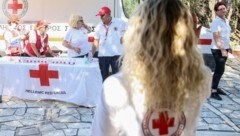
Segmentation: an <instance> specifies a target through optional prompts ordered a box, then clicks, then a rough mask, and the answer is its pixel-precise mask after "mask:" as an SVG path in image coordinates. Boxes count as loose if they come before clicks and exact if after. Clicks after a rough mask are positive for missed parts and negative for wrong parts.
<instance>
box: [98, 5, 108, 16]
mask: <svg viewBox="0 0 240 136" xmlns="http://www.w3.org/2000/svg"><path fill="white" fill-rule="evenodd" d="M105 14H111V10H110V9H109V8H108V7H102V8H101V9H100V11H99V12H98V14H97V15H96V16H103V15H105Z"/></svg>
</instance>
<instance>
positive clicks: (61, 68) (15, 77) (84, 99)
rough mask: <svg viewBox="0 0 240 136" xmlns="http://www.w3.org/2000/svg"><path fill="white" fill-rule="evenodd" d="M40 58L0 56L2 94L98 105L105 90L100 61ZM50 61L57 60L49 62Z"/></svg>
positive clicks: (91, 105)
mask: <svg viewBox="0 0 240 136" xmlns="http://www.w3.org/2000/svg"><path fill="white" fill-rule="evenodd" d="M6 58H7V59H6ZM72 60H73V59H71V61H72ZM77 60H81V59H79V58H77ZM38 61H39V59H37V61H31V62H30V61H29V60H26V59H25V60H24V62H23V60H22V59H19V58H17V57H14V59H9V57H5V58H4V57H3V58H0V89H1V86H2V95H8V96H16V97H18V98H22V99H30V100H39V99H55V100H61V101H66V102H70V103H74V104H77V105H82V106H87V107H93V106H96V102H97V99H98V97H100V94H101V89H102V77H101V73H100V69H99V65H98V62H97V60H95V61H93V62H91V63H83V62H84V61H83V60H81V61H78V62H77V61H76V62H74V65H73V64H71V65H70V64H68V61H69V60H66V59H65V61H64V62H63V61H61V58H60V59H59V58H58V59H55V58H52V59H47V61H46V59H43V61H40V63H38ZM50 61H51V62H54V61H55V62H54V64H53V63H47V62H50ZM26 62H27V63H26ZM60 62H61V64H59V63H60ZM65 62H66V63H65ZM69 62H70V61H69ZM56 63H58V64H56ZM71 63H72V62H71ZM75 63H76V64H75ZM0 95H1V90H0Z"/></svg>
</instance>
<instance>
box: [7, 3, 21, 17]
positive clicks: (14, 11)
mask: <svg viewBox="0 0 240 136" xmlns="http://www.w3.org/2000/svg"><path fill="white" fill-rule="evenodd" d="M22 8H23V4H19V3H18V0H13V4H8V9H12V10H13V14H17V12H18V9H22Z"/></svg>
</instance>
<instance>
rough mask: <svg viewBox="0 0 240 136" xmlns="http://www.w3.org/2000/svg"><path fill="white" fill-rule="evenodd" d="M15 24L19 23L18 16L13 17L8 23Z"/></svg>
mask: <svg viewBox="0 0 240 136" xmlns="http://www.w3.org/2000/svg"><path fill="white" fill-rule="evenodd" d="M13 22H16V23H19V19H18V16H17V15H11V16H10V17H9V19H8V23H9V24H10V23H13Z"/></svg>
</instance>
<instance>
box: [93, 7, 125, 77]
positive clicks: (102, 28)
mask: <svg viewBox="0 0 240 136" xmlns="http://www.w3.org/2000/svg"><path fill="white" fill-rule="evenodd" d="M97 16H100V17H101V20H102V22H99V23H98V25H97V26H96V29H95V35H94V39H95V40H94V46H93V49H92V51H93V54H94V53H95V51H96V49H97V48H98V58H99V66H100V69H101V74H102V78H103V81H104V80H105V79H106V78H107V77H108V76H109V67H110V66H111V69H112V74H115V73H117V72H118V71H119V63H118V62H119V61H118V59H119V57H120V55H121V54H122V51H123V47H122V37H123V34H124V31H125V23H124V22H123V21H121V20H120V19H115V18H112V17H111V10H110V9H109V8H108V7H102V8H101V9H100V11H99V12H98V14H97Z"/></svg>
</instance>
